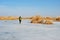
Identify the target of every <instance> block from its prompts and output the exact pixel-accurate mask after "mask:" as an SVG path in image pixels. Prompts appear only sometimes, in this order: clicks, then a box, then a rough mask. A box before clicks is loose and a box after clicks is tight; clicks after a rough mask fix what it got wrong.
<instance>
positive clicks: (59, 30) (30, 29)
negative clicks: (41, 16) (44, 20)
mask: <svg viewBox="0 0 60 40" xmlns="http://www.w3.org/2000/svg"><path fill="white" fill-rule="evenodd" d="M0 40H60V23H59V22H54V24H53V25H45V24H31V23H29V21H26V20H25V21H22V24H19V23H18V21H17V20H14V21H11V20H10V21H8V20H7V21H6V20H5V21H1V20H0Z"/></svg>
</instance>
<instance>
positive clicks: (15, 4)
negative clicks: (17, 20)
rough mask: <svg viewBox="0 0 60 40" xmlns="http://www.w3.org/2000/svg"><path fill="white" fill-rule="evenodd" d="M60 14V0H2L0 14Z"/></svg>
mask: <svg viewBox="0 0 60 40" xmlns="http://www.w3.org/2000/svg"><path fill="white" fill-rule="evenodd" d="M33 15H41V16H60V0H0V16H33Z"/></svg>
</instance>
